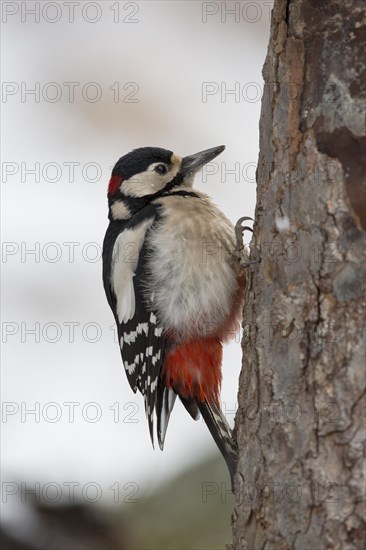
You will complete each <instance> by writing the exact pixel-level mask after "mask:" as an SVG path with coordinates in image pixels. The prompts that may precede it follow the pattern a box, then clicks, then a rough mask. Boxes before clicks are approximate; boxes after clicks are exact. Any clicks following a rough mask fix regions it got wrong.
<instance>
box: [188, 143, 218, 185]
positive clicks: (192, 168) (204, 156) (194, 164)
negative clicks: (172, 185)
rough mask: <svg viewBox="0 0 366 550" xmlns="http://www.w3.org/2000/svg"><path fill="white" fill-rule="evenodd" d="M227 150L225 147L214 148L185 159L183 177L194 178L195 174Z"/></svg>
mask: <svg viewBox="0 0 366 550" xmlns="http://www.w3.org/2000/svg"><path fill="white" fill-rule="evenodd" d="M224 149H225V145H219V146H218V147H212V149H206V150H205V151H201V152H200V153H196V154H195V155H189V156H188V157H183V159H182V166H181V170H180V171H181V173H182V174H183V177H187V176H192V175H193V174H195V173H196V172H197V171H198V170H199V169H200V168H202V166H204V165H205V164H207V163H208V162H210V161H211V160H213V159H214V158H215V157H217V156H218V155H219V154H220V153H222V152H223V150H224Z"/></svg>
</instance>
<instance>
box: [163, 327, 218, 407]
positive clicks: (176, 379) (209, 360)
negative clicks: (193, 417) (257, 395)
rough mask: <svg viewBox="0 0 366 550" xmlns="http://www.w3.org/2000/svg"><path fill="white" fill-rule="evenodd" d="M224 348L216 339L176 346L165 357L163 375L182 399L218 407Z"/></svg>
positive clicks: (168, 385) (167, 384) (191, 341)
mask: <svg viewBox="0 0 366 550" xmlns="http://www.w3.org/2000/svg"><path fill="white" fill-rule="evenodd" d="M221 364H222V345H221V342H220V340H219V339H217V338H204V339H201V340H190V341H188V342H184V343H181V344H177V346H176V347H173V349H172V350H171V351H169V352H168V353H167V355H166V358H165V361H164V366H163V370H162V376H163V377H164V381H165V384H166V386H167V387H168V388H173V389H174V390H175V391H176V392H177V393H179V394H180V395H181V396H182V397H185V398H188V397H194V398H195V399H197V400H198V401H204V400H205V399H207V401H208V402H209V403H210V402H212V401H215V402H216V403H217V404H219V396H220V387H221V378H222V376H221Z"/></svg>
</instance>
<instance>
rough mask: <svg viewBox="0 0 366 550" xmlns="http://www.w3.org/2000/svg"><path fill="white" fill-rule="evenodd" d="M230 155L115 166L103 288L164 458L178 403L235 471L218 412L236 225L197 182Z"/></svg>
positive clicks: (238, 300) (232, 302)
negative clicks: (208, 434)
mask: <svg viewBox="0 0 366 550" xmlns="http://www.w3.org/2000/svg"><path fill="white" fill-rule="evenodd" d="M224 148H225V147H224V146H220V147H214V148H212V149H208V150H206V151H202V152H200V153H197V154H195V155H191V156H187V157H183V158H182V157H180V156H178V155H176V154H174V153H173V152H172V151H167V150H165V149H161V148H158V147H143V148H140V149H135V150H133V151H132V152H131V153H128V154H127V155H125V156H123V157H122V158H120V159H119V160H118V162H117V163H116V165H115V166H114V168H113V171H112V176H111V178H110V181H109V187H108V204H109V220H110V223H109V226H108V229H107V232H106V235H105V239H104V244H103V280H104V288H105V292H106V295H107V299H108V302H109V305H110V307H111V309H112V311H113V314H114V317H115V320H116V324H117V328H118V339H119V344H120V348H121V353H122V361H123V364H124V367H125V370H126V373H127V377H128V380H129V383H130V385H131V387H132V389H133V391H134V392H136V390H137V389H138V390H139V391H140V392H141V393H142V395H143V396H144V400H145V410H146V414H147V419H148V424H149V431H150V437H151V440H152V443H153V444H154V435H153V431H154V415H155V416H156V420H157V439H158V443H159V446H160V448H161V449H163V446H164V440H165V434H166V430H167V426H168V422H169V417H170V413H171V412H172V409H173V406H174V402H175V399H176V396H177V395H178V396H179V397H180V400H181V401H182V403H183V405H184V406H185V408H186V409H187V411H188V412H189V414H190V415H191V416H192V417H193V418H194V419H198V417H199V412H201V414H202V416H203V418H204V420H205V422H206V424H207V426H208V428H209V430H210V432H211V434H212V436H213V438H214V440H215V442H216V444H217V446H218V448H219V449H220V451H221V453H222V455H223V457H224V458H225V460H226V463H227V465H228V468H229V471H230V475H231V479H232V481H233V476H234V472H235V465H236V449H235V444H234V442H233V439H232V435H231V430H230V428H229V426H228V424H227V422H226V419H225V416H224V415H223V413H222V411H221V409H220V403H219V392H220V384H221V363H222V342H224V341H227V340H229V339H230V337H232V336H233V334H235V332H236V331H237V327H238V322H239V319H240V317H241V310H242V301H243V289H244V274H243V270H242V269H241V266H240V261H239V257H238V254H237V253H236V246H235V232H234V227H233V225H232V224H231V222H230V221H229V220H228V219H227V218H226V217H225V216H224V214H223V213H222V212H221V211H220V210H219V209H218V208H217V207H216V206H215V205H214V204H213V203H212V201H211V200H210V198H209V197H208V196H207V195H206V194H204V193H201V192H199V191H193V190H192V184H193V179H194V176H195V174H196V172H197V171H198V170H199V169H200V168H201V167H202V166H203V165H204V164H206V163H207V162H209V161H211V160H213V159H214V158H215V157H216V156H217V155H219V154H220V153H221V152H222V151H223V150H224Z"/></svg>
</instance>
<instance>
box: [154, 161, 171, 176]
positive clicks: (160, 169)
mask: <svg viewBox="0 0 366 550" xmlns="http://www.w3.org/2000/svg"><path fill="white" fill-rule="evenodd" d="M154 170H155V172H157V173H158V174H160V175H164V174H166V173H167V171H168V168H167V167H166V166H165V164H158V165H157V166H155V168H154Z"/></svg>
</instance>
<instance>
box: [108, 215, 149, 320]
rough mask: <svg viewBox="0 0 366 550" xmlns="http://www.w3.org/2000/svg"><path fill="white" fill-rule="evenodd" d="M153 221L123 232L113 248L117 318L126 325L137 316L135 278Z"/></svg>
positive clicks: (112, 283) (113, 277) (144, 222)
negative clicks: (143, 246) (140, 255)
mask: <svg viewBox="0 0 366 550" xmlns="http://www.w3.org/2000/svg"><path fill="white" fill-rule="evenodd" d="M152 221H153V218H149V219H148V220H145V221H143V222H141V224H139V225H138V226H136V227H134V228H133V229H126V230H125V231H122V233H120V234H119V235H118V237H117V239H116V242H115V244H114V247H113V254H112V270H111V285H112V289H113V291H114V294H115V296H116V300H117V316H118V320H119V322H120V323H126V322H127V321H129V320H130V319H132V317H133V316H134V314H135V307H136V302H135V291H134V287H133V278H134V276H135V273H136V268H137V263H138V259H139V254H140V250H141V248H142V245H143V243H144V240H145V235H146V231H147V230H148V228H149V227H150V226H151V224H152Z"/></svg>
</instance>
